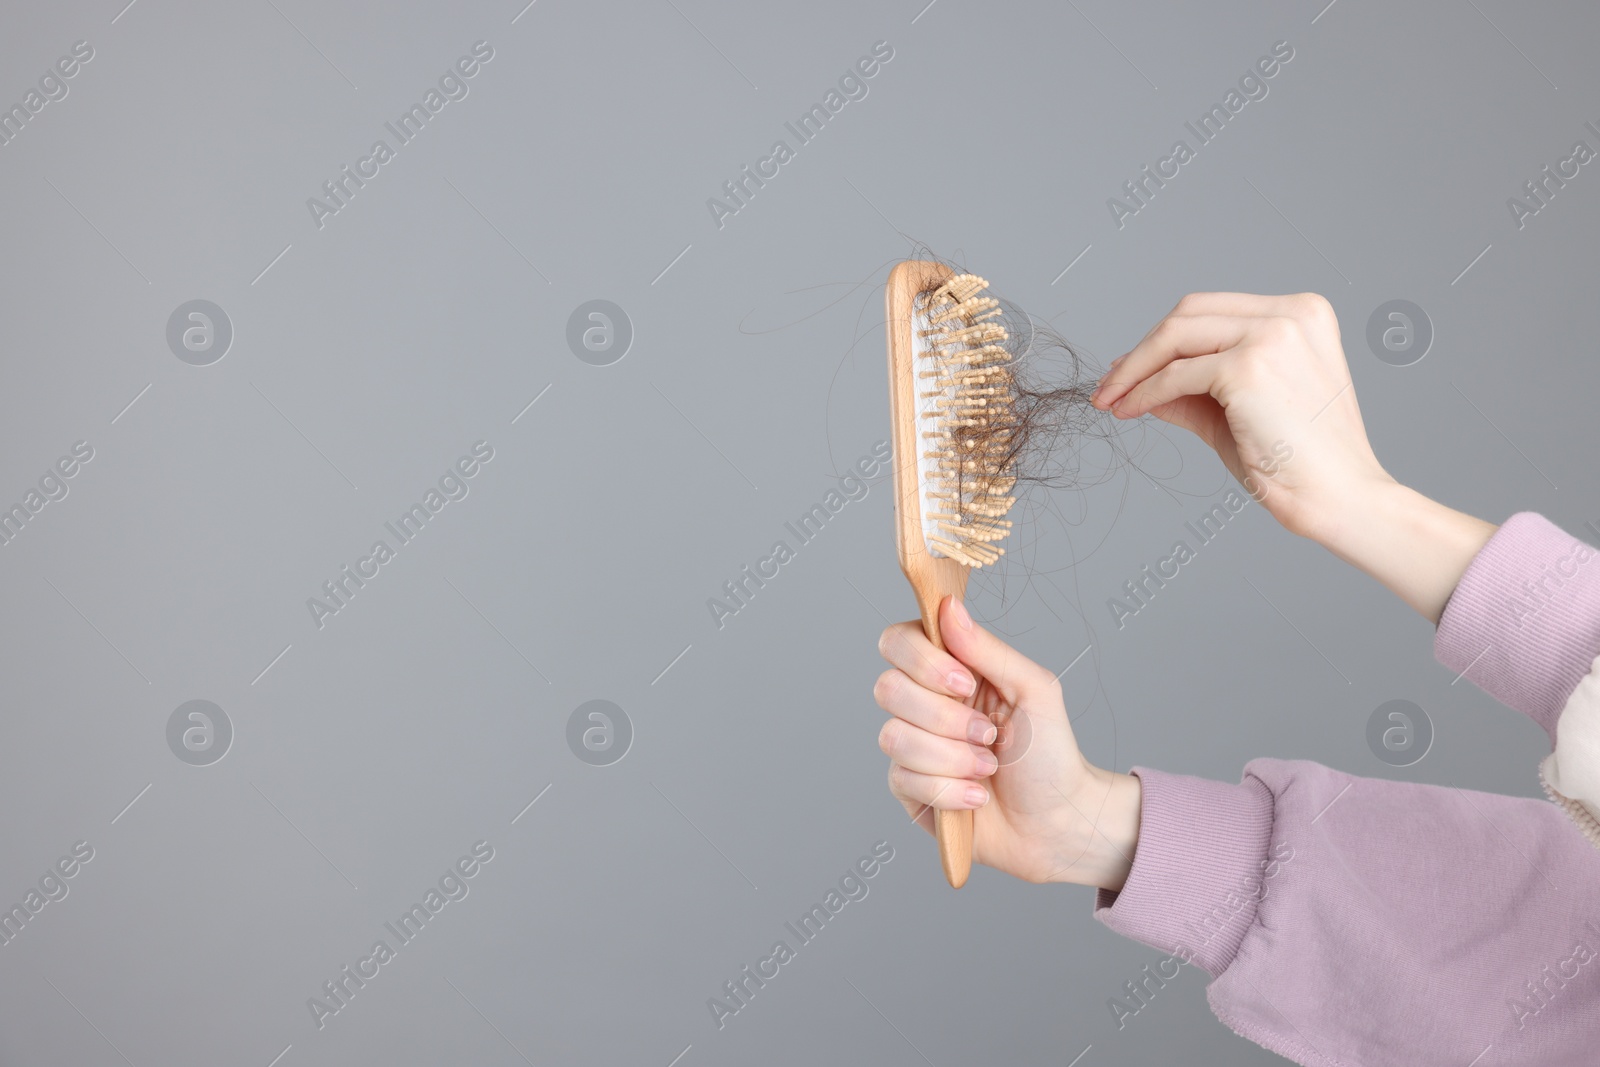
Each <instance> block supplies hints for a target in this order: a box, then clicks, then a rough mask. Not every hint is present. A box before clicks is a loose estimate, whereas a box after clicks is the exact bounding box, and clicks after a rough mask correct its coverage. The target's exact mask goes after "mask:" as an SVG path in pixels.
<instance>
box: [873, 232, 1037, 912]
mask: <svg viewBox="0 0 1600 1067" xmlns="http://www.w3.org/2000/svg"><path fill="white" fill-rule="evenodd" d="M988 287H989V283H988V282H987V281H985V280H984V279H982V278H980V277H978V276H977V275H974V274H957V273H955V272H954V271H953V270H951V269H950V268H949V267H946V266H945V265H944V264H942V263H933V262H926V261H922V260H907V261H905V262H903V263H899V264H897V265H896V266H895V268H894V269H893V270H891V271H890V272H889V284H888V286H887V288H886V289H885V291H884V300H885V304H886V306H887V309H888V331H887V332H888V339H889V418H890V421H891V422H892V423H893V424H894V428H893V433H892V439H893V442H894V457H895V458H894V507H895V528H896V536H895V541H896V547H897V549H898V551H899V556H900V569H901V570H902V571H904V572H905V575H906V579H907V581H909V582H910V583H911V588H912V591H913V592H915V593H916V597H917V607H918V609H919V610H920V612H921V614H922V630H923V632H924V633H925V634H927V636H928V640H930V641H932V642H933V644H934V647H935V648H941V649H942V648H944V641H943V640H942V639H941V637H940V634H939V606H940V604H942V603H943V602H944V599H945V597H948V596H954V597H962V596H964V595H965V593H966V588H967V576H968V573H969V571H970V570H971V569H972V568H975V567H982V566H984V565H985V564H991V563H994V562H996V561H997V560H999V558H1000V556H1001V555H1002V554H1003V553H1004V552H1005V549H1003V548H998V547H996V546H995V542H996V541H999V540H1000V539H1001V538H1003V537H1005V535H1006V533H1007V532H1008V531H1009V530H1010V528H1011V523H1010V522H1009V521H1008V520H1007V519H1006V518H1005V514H1006V512H1007V511H1008V510H1009V509H1010V507H1011V505H1012V504H1013V503H1014V502H1015V499H1016V498H1015V497H1014V496H1013V495H1012V490H1013V489H1014V488H1015V486H1016V482H1017V478H1016V462H1015V460H1016V455H1017V444H1018V442H1017V433H1018V423H1017V416H1016V412H1015V411H1014V409H1013V401H1014V400H1015V398H1016V383H1015V380H1014V379H1013V378H1012V374H1011V367H1010V363H1011V353H1010V351H1009V349H1008V348H1007V347H1006V342H1007V340H1008V339H1009V338H1008V334H1007V332H1006V328H1005V325H1004V324H1003V322H1002V321H1001V317H1002V315H1003V310H1002V309H1001V307H1000V301H998V300H996V299H995V298H994V297H992V296H983V295H981V294H982V293H983V291H984V290H985V289H987V288H988ZM972 699H976V694H974V697H973V698H972ZM972 816H973V813H972V812H971V811H970V810H962V811H943V810H939V809H935V810H934V828H935V833H936V835H937V837H938V839H939V860H940V863H941V865H942V866H943V867H944V874H945V878H947V879H948V880H949V882H950V884H951V885H952V886H954V887H955V888H957V889H959V888H961V886H963V885H964V884H966V881H967V875H968V874H969V873H970V872H971V870H972V824H973V817H972Z"/></svg>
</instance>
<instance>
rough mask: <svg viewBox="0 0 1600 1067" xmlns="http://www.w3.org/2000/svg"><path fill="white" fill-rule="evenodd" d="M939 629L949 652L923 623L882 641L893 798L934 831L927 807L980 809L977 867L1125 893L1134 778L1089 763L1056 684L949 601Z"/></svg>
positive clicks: (881, 698)
mask: <svg viewBox="0 0 1600 1067" xmlns="http://www.w3.org/2000/svg"><path fill="white" fill-rule="evenodd" d="M939 626H940V632H941V633H942V635H943V636H944V639H945V642H946V644H947V646H948V649H949V650H948V652H941V651H940V650H938V649H937V648H935V647H934V646H933V643H932V642H931V641H929V640H928V638H927V636H926V635H924V634H923V632H922V624H921V623H920V622H902V623H898V624H896V625H894V626H891V627H889V628H888V629H887V630H885V631H883V636H882V637H881V638H880V639H879V641H878V649H879V651H880V652H882V653H883V657H884V659H886V660H888V661H889V662H890V663H891V664H893V665H894V669H893V670H889V671H885V672H884V673H883V675H882V676H880V677H879V678H878V683H877V685H876V686H875V687H874V688H873V695H874V697H876V699H877V701H878V706H879V707H881V708H883V710H884V711H887V712H888V713H889V714H890V715H891V716H892V718H890V720H889V721H888V722H887V723H885V724H884V727H883V730H882V732H881V733H880V734H879V735H878V745H879V747H880V748H882V749H883V751H884V753H885V754H886V755H887V756H888V757H889V759H890V761H891V763H890V765H889V790H890V792H892V793H893V794H894V795H895V797H896V798H898V799H899V801H900V802H901V803H902V804H904V805H905V808H906V812H907V813H908V814H909V815H911V817H912V818H913V820H915V821H916V822H917V824H918V825H920V826H921V827H922V828H923V829H924V830H927V831H929V832H930V833H931V832H932V830H933V811H932V810H931V809H933V808H945V809H961V808H973V809H976V811H975V813H974V817H975V824H974V835H973V858H974V859H976V860H977V861H978V862H979V863H983V864H987V865H988V866H990V867H995V868H998V869H999V870H1002V871H1005V872H1006V873H1007V874H1011V875H1015V876H1016V877H1018V878H1022V879H1025V880H1027V881H1029V882H1052V881H1054V882H1076V883H1078V884H1080V885H1095V886H1101V887H1104V888H1106V889H1114V890H1118V889H1121V888H1122V885H1123V883H1124V882H1125V881H1126V880H1127V877H1128V869H1129V867H1130V866H1131V865H1132V862H1133V853H1134V846H1135V844H1136V842H1137V840H1138V835H1139V782H1138V779H1136V778H1134V777H1132V776H1131V775H1126V774H1113V773H1111V772H1109V771H1103V770H1100V769H1099V768H1097V767H1094V766H1091V765H1090V764H1089V763H1088V762H1087V761H1086V760H1085V759H1084V758H1083V755H1082V754H1081V753H1080V752H1079V751H1078V743H1077V741H1076V740H1075V739H1074V737H1073V735H1072V725H1071V723H1070V722H1069V721H1068V720H1067V711H1066V707H1065V706H1064V705H1063V703H1062V700H1061V683H1060V682H1059V681H1058V680H1057V679H1056V678H1054V677H1052V676H1051V674H1050V672H1049V671H1048V670H1046V669H1045V668H1043V667H1041V666H1040V665H1039V664H1037V663H1034V662H1032V661H1031V660H1028V659H1027V658H1025V657H1023V656H1021V655H1019V654H1018V653H1017V652H1016V651H1015V650H1014V649H1012V648H1010V647H1009V646H1007V645H1006V644H1005V643H1004V642H1002V641H1001V640H999V639H998V638H996V637H995V636H994V635H993V634H990V633H989V632H987V631H986V630H983V629H981V628H979V627H978V626H976V625H975V624H974V623H973V622H972V618H971V616H969V615H968V614H967V611H966V608H965V607H963V606H962V604H961V602H960V601H958V600H956V599H955V598H954V597H950V598H946V600H945V602H944V603H943V604H942V605H941V606H940V615H939ZM974 688H976V690H977V698H976V701H975V704H976V707H969V706H968V705H967V704H965V703H963V701H965V700H969V699H971V694H972V693H973V690H974Z"/></svg>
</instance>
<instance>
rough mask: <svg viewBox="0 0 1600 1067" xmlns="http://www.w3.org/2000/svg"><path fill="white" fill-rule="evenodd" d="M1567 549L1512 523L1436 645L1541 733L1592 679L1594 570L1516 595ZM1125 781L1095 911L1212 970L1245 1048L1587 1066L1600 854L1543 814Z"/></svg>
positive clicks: (1546, 530)
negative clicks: (1115, 843) (1122, 861)
mask: <svg viewBox="0 0 1600 1067" xmlns="http://www.w3.org/2000/svg"><path fill="white" fill-rule="evenodd" d="M1574 545H1575V542H1574V539H1573V538H1572V537H1570V536H1568V535H1566V534H1563V533H1562V532H1561V531H1560V530H1559V529H1557V528H1556V527H1555V526H1553V525H1551V524H1550V523H1549V522H1547V521H1546V520H1544V519H1543V518H1541V517H1539V516H1537V515H1533V514H1531V513H1523V514H1519V515H1515V516H1512V518H1511V519H1510V520H1508V521H1507V522H1506V524H1505V525H1504V526H1503V527H1501V528H1500V530H1498V531H1497V532H1496V533H1495V535H1494V536H1493V537H1492V538H1491V539H1490V540H1489V542H1488V544H1487V545H1485V546H1484V548H1483V550H1482V551H1481V552H1480V553H1479V554H1478V556H1477V557H1476V558H1475V559H1474V560H1473V562H1472V564H1471V566H1470V567H1469V568H1468V569H1467V572H1466V573H1465V575H1463V577H1462V579H1461V582H1460V584H1459V585H1458V586H1457V588H1456V590H1455V592H1454V594H1453V595H1452V596H1451V598H1450V602H1449V603H1448V604H1447V605H1446V607H1445V611H1444V615H1443V617H1442V618H1441V619H1440V622H1439V630H1438V634H1437V636H1436V638H1435V641H1434V652H1435V655H1436V656H1437V657H1438V659H1439V661H1440V662H1441V663H1443V664H1444V665H1445V666H1446V667H1448V668H1450V669H1451V670H1452V671H1462V672H1464V673H1465V675H1466V677H1467V678H1469V679H1470V680H1471V681H1472V682H1473V683H1474V684H1476V685H1478V686H1479V687H1480V688H1482V689H1483V690H1485V691H1486V692H1488V693H1489V694H1491V695H1492V696H1494V697H1495V698H1497V699H1499V700H1500V701H1502V702H1504V703H1505V704H1507V705H1509V706H1510V707H1512V708H1515V709H1517V710H1518V711H1521V712H1523V713H1524V714H1526V715H1528V716H1529V717H1531V718H1532V719H1533V720H1534V721H1535V722H1538V723H1539V724H1540V725H1541V726H1543V727H1544V728H1545V729H1546V731H1547V732H1549V733H1550V735H1551V740H1552V742H1555V741H1556V733H1557V731H1556V727H1557V725H1558V722H1559V720H1560V718H1561V716H1562V709H1563V707H1564V706H1566V704H1567V702H1568V698H1569V697H1572V696H1573V694H1574V690H1577V689H1579V683H1580V682H1581V681H1583V680H1584V679H1585V677H1586V676H1588V675H1590V673H1591V669H1592V668H1593V669H1594V670H1595V671H1597V672H1600V660H1597V659H1596V657H1597V654H1600V566H1596V567H1588V566H1583V567H1578V568H1576V573H1575V574H1572V575H1570V576H1569V577H1567V578H1566V579H1564V580H1563V581H1561V582H1559V583H1556V586H1554V587H1553V586H1552V585H1551V582H1550V581H1548V580H1546V581H1545V582H1544V584H1543V586H1542V588H1543V589H1544V590H1546V591H1548V593H1549V594H1550V595H1548V597H1545V598H1542V599H1541V600H1540V601H1539V602H1538V603H1537V604H1536V607H1537V610H1530V606H1529V605H1530V600H1529V598H1530V595H1531V593H1534V592H1537V589H1535V588H1534V587H1532V586H1530V584H1529V583H1530V582H1532V583H1539V581H1540V578H1541V576H1548V574H1549V571H1550V567H1551V562H1552V561H1553V560H1556V559H1558V558H1560V559H1565V560H1568V562H1567V563H1565V564H1564V565H1563V566H1562V570H1561V573H1562V574H1567V573H1568V571H1569V570H1572V569H1573V564H1572V563H1571V562H1570V560H1571V557H1572V552H1573V550H1574ZM1593 554H1594V550H1593V549H1589V550H1588V555H1585V556H1584V557H1583V558H1584V559H1588V558H1589V556H1591V555H1593ZM1133 773H1134V774H1136V775H1138V777H1139V779H1140V782H1141V784H1142V787H1143V794H1144V799H1143V808H1142V811H1141V813H1140V820H1139V842H1138V848H1137V851H1136V852H1135V854H1134V861H1133V868H1132V871H1131V872H1130V873H1129V875H1128V881H1127V884H1126V886H1125V887H1124V888H1123V889H1122V891H1121V892H1120V893H1111V892H1107V891H1105V890H1101V891H1100V892H1099V894H1098V896H1097V899H1096V902H1095V917H1096V918H1098V919H1099V920H1100V921H1101V922H1103V923H1105V924H1106V925H1107V926H1109V927H1111V929H1113V930H1116V931H1118V932H1119V933H1122V934H1126V935H1127V936H1129V937H1132V938H1135V939H1136V940H1139V941H1142V942H1144V943H1145V944H1147V945H1150V946H1152V947H1155V948H1157V949H1159V950H1161V951H1164V952H1170V953H1172V955H1173V957H1175V959H1176V961H1178V962H1190V963H1194V964H1196V965H1198V966H1199V967H1200V968H1202V969H1203V970H1205V971H1206V972H1208V973H1209V974H1210V975H1211V976H1212V977H1213V979H1214V980H1213V981H1212V982H1211V984H1210V985H1209V986H1208V987H1207V991H1206V992H1207V999H1208V1000H1209V1001H1210V1003H1211V1008H1212V1011H1214V1012H1215V1013H1216V1015H1217V1018H1219V1019H1221V1020H1222V1021H1223V1022H1224V1023H1226V1024H1227V1025H1228V1026H1230V1027H1232V1028H1233V1030H1234V1031H1235V1032H1237V1033H1238V1034H1240V1035H1241V1036H1243V1037H1246V1038H1248V1039H1250V1040H1251V1041H1254V1042H1255V1043H1256V1044H1258V1045H1262V1046H1264V1047H1265V1048H1268V1049H1270V1050H1272V1051H1273V1052H1276V1053H1278V1054H1279V1055H1281V1056H1285V1057H1287V1058H1289V1059H1290V1060H1293V1061H1294V1062H1296V1063H1300V1064H1304V1065H1307V1067H1358V1065H1359V1067H1387V1065H1395V1067H1402V1065H1403V1067H1430V1065H1434V1064H1438V1065H1441V1067H1446V1065H1447V1067H1469V1065H1471V1067H1494V1065H1498V1064H1539V1065H1541V1067H1563V1065H1573V1067H1578V1065H1585V1067H1594V1065H1596V1064H1600V849H1597V848H1596V847H1595V846H1594V845H1593V844H1591V843H1590V841H1589V840H1588V839H1586V837H1585V836H1584V832H1583V831H1582V830H1581V829H1580V827H1579V826H1578V825H1575V823H1574V821H1573V819H1571V818H1568V815H1567V813H1565V812H1564V811H1563V809H1562V808H1561V807H1558V806H1557V805H1556V804H1550V803H1546V802H1545V801H1541V800H1529V799H1525V798H1518V797H1506V796H1499V795H1496V794H1492V793H1479V792H1474V791H1471V790H1464V789H1456V788H1453V787H1449V786H1431V785H1415V784H1411V783H1407V782H1394V781H1384V780H1379V779H1372V778H1357V777H1355V776H1353V775H1349V774H1344V773H1342V772H1340V771H1336V770H1332V769H1330V768H1327V767H1323V766H1321V765H1319V764H1316V763H1310V762H1306V761H1304V760H1278V759H1258V760H1252V761H1251V762H1250V763H1249V764H1248V765H1247V766H1246V767H1245V770H1244V780H1243V781H1242V782H1241V783H1240V784H1238V785H1228V784H1226V783H1222V782H1213V781H1208V780H1206V779H1201V778H1191V777H1188V776H1186V775H1178V774H1167V773H1163V772H1161V771H1155V770H1150V769H1147V768H1143V767H1136V768H1134V769H1133ZM1580 815H1581V812H1580ZM1579 817H1580V816H1574V818H1579ZM1164 962H1165V961H1164ZM1171 966H1172V967H1173V968H1174V969H1173V971H1172V973H1171V974H1167V973H1164V972H1163V977H1167V978H1170V977H1172V975H1173V974H1176V963H1174V964H1172V965H1171ZM1158 969H1159V968H1158ZM1132 1007H1133V1008H1135V1009H1136V1008H1137V1007H1138V1005H1137V1004H1135V1005H1132Z"/></svg>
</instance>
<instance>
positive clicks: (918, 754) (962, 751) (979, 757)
mask: <svg viewBox="0 0 1600 1067" xmlns="http://www.w3.org/2000/svg"><path fill="white" fill-rule="evenodd" d="M878 747H879V748H881V749H883V754H884V755H886V756H888V757H889V758H890V759H891V760H893V761H894V762H895V763H896V764H898V765H899V766H901V767H904V768H905V769H906V770H909V771H916V772H917V773H918V774H931V775H936V776H938V777H941V778H986V777H988V776H989V775H991V774H993V773H994V772H995V771H997V770H998V769H999V768H1000V760H999V759H998V758H997V757H996V756H995V754H994V753H993V752H990V751H989V750H988V749H987V748H984V747H983V746H982V745H974V744H969V743H968V742H966V741H955V740H952V739H950V738H948V737H939V736H938V735H936V734H931V733H929V732H928V731H926V730H924V729H922V728H921V727H918V726H912V725H911V724H910V723H908V722H906V721H905V720H904V719H890V720H889V721H888V722H886V723H884V724H883V729H882V730H880V731H879V732H878Z"/></svg>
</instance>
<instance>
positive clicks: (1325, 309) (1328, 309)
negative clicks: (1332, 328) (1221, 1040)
mask: <svg viewBox="0 0 1600 1067" xmlns="http://www.w3.org/2000/svg"><path fill="white" fill-rule="evenodd" d="M1293 301H1294V310H1295V314H1296V315H1297V316H1299V317H1300V318H1301V319H1304V320H1305V321H1306V322H1309V323H1314V324H1316V325H1318V326H1323V325H1326V324H1327V323H1329V322H1332V321H1335V316H1334V313H1333V305H1332V304H1331V303H1329V302H1328V298H1327V297H1325V296H1323V295H1322V294H1321V293H1296V294H1295V295H1294V297H1293Z"/></svg>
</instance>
